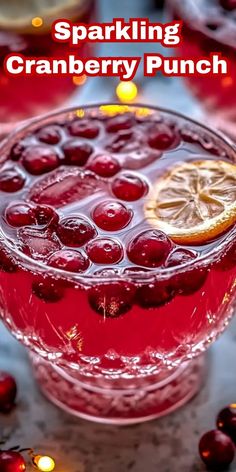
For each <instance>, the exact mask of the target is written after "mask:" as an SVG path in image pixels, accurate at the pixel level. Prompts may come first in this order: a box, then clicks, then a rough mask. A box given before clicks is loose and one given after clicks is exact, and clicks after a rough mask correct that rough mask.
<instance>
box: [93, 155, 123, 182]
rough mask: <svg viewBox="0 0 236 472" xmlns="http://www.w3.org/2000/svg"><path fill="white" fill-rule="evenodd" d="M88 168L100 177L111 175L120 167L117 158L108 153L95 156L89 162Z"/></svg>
mask: <svg viewBox="0 0 236 472" xmlns="http://www.w3.org/2000/svg"><path fill="white" fill-rule="evenodd" d="M88 169H90V170H92V171H93V172H95V174H97V175H100V177H113V175H115V174H117V172H119V171H120V169H121V167H120V164H119V162H118V161H117V159H115V158H114V157H112V156H110V155H109V154H104V155H103V154H101V155H99V156H95V157H94V158H93V159H92V160H91V161H90V162H89V163H88Z"/></svg>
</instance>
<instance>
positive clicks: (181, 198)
mask: <svg viewBox="0 0 236 472" xmlns="http://www.w3.org/2000/svg"><path fill="white" fill-rule="evenodd" d="M144 211H145V215H146V217H147V219H148V221H149V223H150V224H151V225H152V226H155V227H157V228H159V229H161V230H162V231H164V232H165V233H166V234H168V235H169V236H170V237H171V238H172V239H173V241H175V242H176V243H179V244H201V243H206V242H207V241H209V240H211V239H213V238H215V237H217V236H219V235H220V234H221V233H223V232H224V231H226V230H227V229H228V228H230V226H232V225H233V224H234V223H235V222H236V165H233V164H230V163H228V162H225V161H218V160H217V161H211V160H198V161H192V162H185V163H181V164H178V165H176V166H174V167H172V168H171V170H169V171H168V172H166V173H165V174H164V175H162V176H160V177H159V179H158V180H157V181H156V183H155V184H154V188H153V193H152V195H151V199H150V200H149V201H148V202H147V203H146V206H145V209H144Z"/></svg>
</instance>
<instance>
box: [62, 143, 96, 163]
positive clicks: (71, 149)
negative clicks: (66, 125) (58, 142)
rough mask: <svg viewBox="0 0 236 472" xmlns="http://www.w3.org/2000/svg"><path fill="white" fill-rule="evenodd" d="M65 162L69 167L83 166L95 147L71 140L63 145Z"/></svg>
mask: <svg viewBox="0 0 236 472" xmlns="http://www.w3.org/2000/svg"><path fill="white" fill-rule="evenodd" d="M62 149H63V152H64V154H65V162H66V164H69V165H76V166H83V165H84V164H86V162H87V160H88V158H89V156H90V155H91V154H92V152H93V147H92V146H90V144H88V143H81V141H77V140H76V139H70V140H69V141H67V142H66V143H65V144H64V145H63V148H62Z"/></svg>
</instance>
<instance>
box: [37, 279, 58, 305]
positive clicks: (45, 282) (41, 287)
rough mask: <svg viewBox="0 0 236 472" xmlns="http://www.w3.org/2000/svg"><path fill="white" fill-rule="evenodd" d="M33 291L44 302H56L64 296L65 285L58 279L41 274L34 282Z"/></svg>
mask: <svg viewBox="0 0 236 472" xmlns="http://www.w3.org/2000/svg"><path fill="white" fill-rule="evenodd" d="M32 292H33V294H34V295H36V296H37V297H38V298H40V300H43V301H44V302H48V303H55V302H58V301H59V300H61V299H62V298H63V296H64V287H63V284H62V282H61V281H60V280H58V279H53V278H52V277H50V276H46V277H43V276H39V277H37V279H36V280H35V281H34V282H33V284H32Z"/></svg>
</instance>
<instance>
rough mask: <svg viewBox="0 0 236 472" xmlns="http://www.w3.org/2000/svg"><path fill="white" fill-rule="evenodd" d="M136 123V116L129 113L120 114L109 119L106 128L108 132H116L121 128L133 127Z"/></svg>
mask: <svg viewBox="0 0 236 472" xmlns="http://www.w3.org/2000/svg"><path fill="white" fill-rule="evenodd" d="M134 124H135V119H134V116H132V115H128V114H124V115H118V116H115V117H114V118H110V119H109V120H108V121H107V125H106V130H107V131H108V133H115V132H117V131H120V130H124V129H129V128H132V126H133V125H134Z"/></svg>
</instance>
